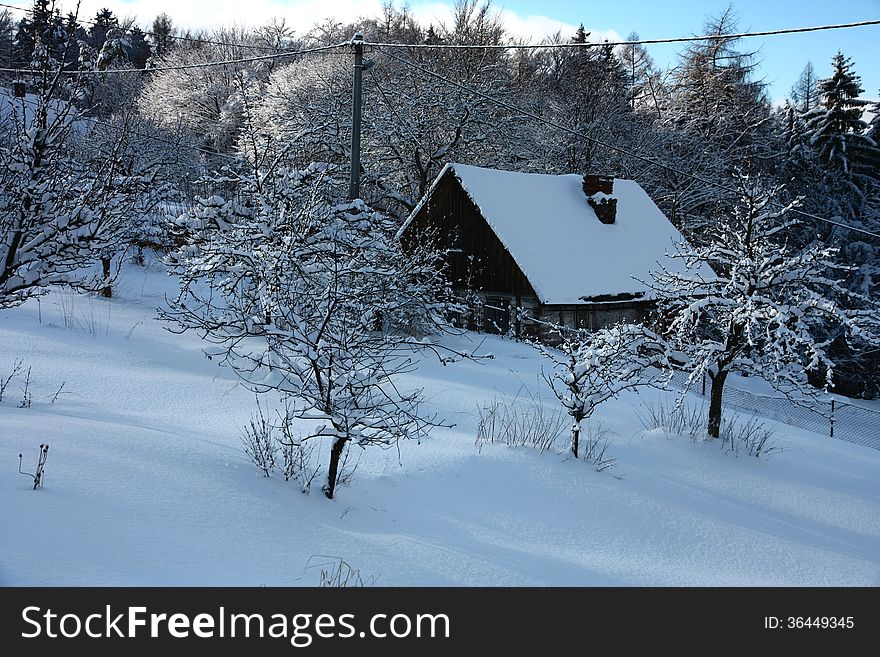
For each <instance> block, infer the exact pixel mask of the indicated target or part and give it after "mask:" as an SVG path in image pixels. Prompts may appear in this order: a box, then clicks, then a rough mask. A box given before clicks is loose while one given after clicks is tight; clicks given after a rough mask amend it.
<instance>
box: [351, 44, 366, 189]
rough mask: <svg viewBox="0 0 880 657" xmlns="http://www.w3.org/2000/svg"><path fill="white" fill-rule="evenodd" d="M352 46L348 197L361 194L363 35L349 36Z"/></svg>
mask: <svg viewBox="0 0 880 657" xmlns="http://www.w3.org/2000/svg"><path fill="white" fill-rule="evenodd" d="M351 45H352V47H353V48H354V89H353V91H352V103H351V178H350V181H351V182H350V184H349V187H348V198H349V200H352V201H353V200H354V199H356V198H360V195H361V102H362V101H361V95H362V93H361V92H362V88H363V87H362V83H363V75H364V35H363V34H361V33H360V32H356V33H355V35H354V36H353V37H352V38H351Z"/></svg>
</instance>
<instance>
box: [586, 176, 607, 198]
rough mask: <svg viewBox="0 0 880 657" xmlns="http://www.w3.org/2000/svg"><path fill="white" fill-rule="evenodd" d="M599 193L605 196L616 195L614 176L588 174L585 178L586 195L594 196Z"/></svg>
mask: <svg viewBox="0 0 880 657" xmlns="http://www.w3.org/2000/svg"><path fill="white" fill-rule="evenodd" d="M598 192H602V193H603V194H613V193H614V177H613V176H595V175H590V174H587V175H585V176H584V194H586V195H587V196H592V195H593V194H596V193H598Z"/></svg>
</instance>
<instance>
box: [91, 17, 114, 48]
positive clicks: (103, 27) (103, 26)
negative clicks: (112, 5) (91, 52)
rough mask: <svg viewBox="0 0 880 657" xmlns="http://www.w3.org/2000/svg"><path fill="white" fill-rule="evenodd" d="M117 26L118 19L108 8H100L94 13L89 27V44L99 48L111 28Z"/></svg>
mask: <svg viewBox="0 0 880 657" xmlns="http://www.w3.org/2000/svg"><path fill="white" fill-rule="evenodd" d="M118 27H119V19H118V18H116V16H114V15H113V12H112V11H110V10H109V9H106V8H104V9H102V10H101V11H99V12H98V13H97V14H96V15H95V19H94V20H93V21H92V26H91V27H90V28H89V38H88V42H89V45H90V46H91V47H92V48H94V49H95V50H99V51H100V50H101V48H102V47H103V46H104V43H105V42H106V41H107V37H108V35H109V33H110V31H111V30H116V29H117V28H118Z"/></svg>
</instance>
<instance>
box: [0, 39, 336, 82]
mask: <svg viewBox="0 0 880 657" xmlns="http://www.w3.org/2000/svg"><path fill="white" fill-rule="evenodd" d="M348 45H349V42H347V41H346V42H342V43H335V44H333V45H329V46H319V47H316V48H305V49H303V50H288V51H285V52H278V53H274V54H272V55H258V56H256V57H243V58H241V59H225V60H221V61H212V62H199V63H197V64H178V65H175V66H154V67H146V68H114V69H106V70H103V71H99V70H73V71H63V73H64V74H65V75H76V76H82V75H103V74H105V73H154V72H155V73H158V72H160V71H184V70H187V69H194V68H211V67H213V66H230V65H233V64H248V63H251V62H261V61H266V60H274V59H278V58H280V57H293V56H295V55H310V54H314V53H320V52H327V51H329V50H335V49H338V48H343V47H345V46H348ZM39 72H40V70H39V69H31V68H0V73H14V74H16V75H33V74H34V73H39Z"/></svg>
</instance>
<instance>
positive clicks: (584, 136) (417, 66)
mask: <svg viewBox="0 0 880 657" xmlns="http://www.w3.org/2000/svg"><path fill="white" fill-rule="evenodd" d="M378 50H379V52H381V53H383V54H385V55H387V56H388V57H390V58H391V59H394V60H397V61H398V62H400V63H402V64H405V65H406V66H410V67H412V68H415V69H417V70H419V71H421V72H422V73H424V74H425V75H428V76H430V77H433V78H435V79H436V80H439V81H440V82H442V83H443V84H446V85H447V86H452V87H455V88H457V89H459V90H461V91H464V92H466V93H469V94H471V95H474V96H478V97H480V98H482V99H484V100H487V101H489V102H490V103H492V104H494V105H498V106H499V107H503V108H504V109H507V110H509V111H511V112H514V113H516V114H519V115H521V116H526V117H528V118H531V119H534V120H535V121H538V122H540V123H543V124H544V125H547V126H550V127H551V128H556V129H557V130H562V131H564V132H567V133H569V134H571V135H574V136H575V137H580V138H581V139H586V140H587V141H590V142H592V143H594V144H597V145H599V146H602V147H604V148H607V149H609V150H612V151H616V152H618V153H621V154H622V155H626V156H628V157H632V158H635V159H637V160H640V161H642V162H645V163H646V164H651V165H653V166H656V167H660V168H662V169H666V170H667V171H671V172H672V173H676V174H678V175H680V176H686V177H688V178H692V179H693V180H696V181H698V182H701V183H704V184H706V185H712V186H713V187H717V188H718V189H722V190H724V191H727V192H730V193H733V194H738V193H739V191H738V190H736V189H734V188H733V187H729V186H728V185H725V184H724V183H719V182H717V181H715V180H711V179H709V178H703V177H702V176H698V175H697V174H694V173H690V172H689V171H683V170H681V169H678V168H676V167H673V166H670V165H668V164H664V163H663V162H659V161H658V160H654V159H652V158H649V157H645V156H644V155H639V154H638V153H633V152H632V151H629V150H627V149H625V148H621V147H620V146H614V145H612V144H608V143H606V142H603V141H602V140H600V139H596V138H595V137H591V136H590V135H587V134H585V133H583V132H579V131H577V130H574V129H572V128H569V127H568V126H565V125H563V124H561V123H557V122H555V121H551V120H550V119H545V118H544V117H542V116H539V115H538V114H535V113H534V112H530V111H528V110H525V109H522V108H521V107H517V106H515V105H511V104H510V103H506V102H504V101H503V100H498V99H496V98H493V97H492V96H490V95H489V94H486V93H483V92H482V91H480V90H478V89H474V88H472V87H468V86H466V85H463V84H461V83H459V82H455V81H454V80H450V79H449V78H446V77H444V76H442V75H440V74H439V73H436V72H435V71H432V70H431V69H429V68H425V67H424V66H421V65H420V64H416V63H415V62H412V61H410V60H407V59H404V58H402V57H398V56H397V55H395V54H393V53H391V52H388V51H386V50H383V49H382V48H378ZM791 212H794V213H796V214H799V215H802V216H805V217H810V218H811V219H816V220H818V221H822V222H825V223H827V224H832V225H834V226H839V227H841V228H845V229H847V230H851V231H854V232H857V233H863V234H864V235H870V236H871V237H876V238H878V239H880V233H874V232H871V231H869V230H865V229H863V228H856V227H855V226H849V225H847V224H845V223H842V222H840V221H834V220H833V219H827V218H825V217H820V216H819V215H816V214H813V213H811V212H806V211H804V210H798V209H797V208H792V209H791Z"/></svg>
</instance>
